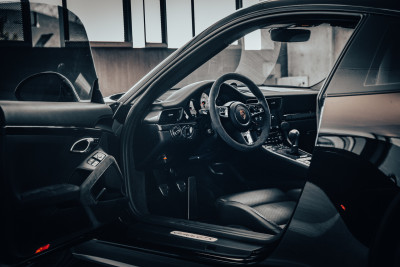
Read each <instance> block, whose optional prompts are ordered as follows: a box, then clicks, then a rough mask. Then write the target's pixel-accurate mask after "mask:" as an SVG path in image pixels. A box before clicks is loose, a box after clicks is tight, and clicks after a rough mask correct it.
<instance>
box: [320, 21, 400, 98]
mask: <svg viewBox="0 0 400 267" xmlns="http://www.w3.org/2000/svg"><path fill="white" fill-rule="evenodd" d="M399 24H400V22H398V21H396V20H394V19H390V20H388V19H387V18H383V17H380V16H374V17H370V18H368V19H367V21H366V22H365V24H364V25H363V26H362V29H361V31H360V32H359V33H358V35H357V36H356V38H355V40H354V42H353V43H352V44H351V46H350V47H349V49H348V51H347V52H346V55H345V57H344V58H343V60H342V62H341V63H340V64H339V66H338V69H337V71H336V73H335V75H334V77H333V79H332V81H331V83H330V85H329V87H328V90H327V94H328V95H342V94H363V93H376V92H386V91H393V90H400V49H399V47H400V36H399V34H398V33H397V31H396V29H398V27H399V26H400V25H399Z"/></svg>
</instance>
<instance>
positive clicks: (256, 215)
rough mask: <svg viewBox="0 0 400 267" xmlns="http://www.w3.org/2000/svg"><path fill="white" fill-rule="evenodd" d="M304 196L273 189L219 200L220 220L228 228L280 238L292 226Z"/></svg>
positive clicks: (298, 191)
mask: <svg viewBox="0 0 400 267" xmlns="http://www.w3.org/2000/svg"><path fill="white" fill-rule="evenodd" d="M300 193H301V189H293V190H290V191H287V192H284V191H282V190H280V189H277V188H269V189H261V190H255V191H249V192H244V193H237V194H233V195H228V196H223V197H220V198H218V199H217V210H218V215H219V220H220V222H221V223H222V224H225V225H239V226H243V227H246V228H249V229H251V230H253V231H259V232H265V233H268V234H278V233H280V232H281V231H282V229H283V227H285V225H286V224H287V223H288V222H289V220H290V218H291V216H292V214H293V211H294V209H295V206H296V202H297V200H298V198H299V197H300Z"/></svg>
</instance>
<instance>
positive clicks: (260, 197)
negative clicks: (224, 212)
mask: <svg viewBox="0 0 400 267" xmlns="http://www.w3.org/2000/svg"><path fill="white" fill-rule="evenodd" d="M219 200H222V201H233V202H239V203H242V204H244V205H248V206H251V207H252V206H257V205H260V204H268V203H274V202H280V201H285V200H287V196H286V194H285V193H284V192H283V191H282V190H280V189H277V188H269V189H260V190H254V191H249V192H243V193H238V194H233V195H229V196H223V197H220V198H219Z"/></svg>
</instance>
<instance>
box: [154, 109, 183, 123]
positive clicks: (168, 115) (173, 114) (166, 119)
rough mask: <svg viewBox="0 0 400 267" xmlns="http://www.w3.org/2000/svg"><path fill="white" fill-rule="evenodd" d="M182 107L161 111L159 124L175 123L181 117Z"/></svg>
mask: <svg viewBox="0 0 400 267" xmlns="http://www.w3.org/2000/svg"><path fill="white" fill-rule="evenodd" d="M182 114H183V109H182V108H174V109H168V110H164V111H163V112H161V115H160V119H159V121H158V122H159V124H172V123H177V122H179V121H180V120H181V119H182Z"/></svg>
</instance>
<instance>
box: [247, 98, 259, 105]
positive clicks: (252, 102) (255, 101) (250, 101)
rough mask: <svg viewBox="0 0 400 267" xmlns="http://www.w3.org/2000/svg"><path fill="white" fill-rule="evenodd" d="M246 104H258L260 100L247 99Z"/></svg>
mask: <svg viewBox="0 0 400 267" xmlns="http://www.w3.org/2000/svg"><path fill="white" fill-rule="evenodd" d="M246 103H247V104H257V103H258V100H257V99H255V98H250V99H247V101H246Z"/></svg>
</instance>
